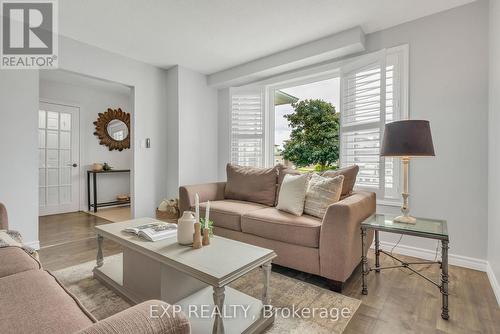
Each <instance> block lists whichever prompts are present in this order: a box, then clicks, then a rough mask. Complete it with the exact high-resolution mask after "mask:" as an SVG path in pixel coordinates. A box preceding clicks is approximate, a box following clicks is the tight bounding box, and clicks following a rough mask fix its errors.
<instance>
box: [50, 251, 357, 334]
mask: <svg viewBox="0 0 500 334" xmlns="http://www.w3.org/2000/svg"><path fill="white" fill-rule="evenodd" d="M119 256H120V255H113V256H110V257H107V258H106V259H105V261H106V262H108V261H113V259H117V258H118V257H119ZM94 266H95V262H94V261H92V262H86V263H83V264H80V265H77V266H73V267H69V268H65V269H61V270H58V271H55V272H54V273H53V274H54V275H55V276H56V277H57V278H58V279H59V280H60V281H61V282H62V283H63V284H64V285H65V286H66V287H67V288H68V289H69V290H70V291H71V292H72V293H73V294H75V295H76V297H78V299H79V300H80V301H81V302H82V304H83V305H84V306H85V307H86V308H87V309H88V310H89V311H90V312H91V313H92V314H93V315H94V316H95V317H96V318H97V319H104V318H107V317H109V316H111V315H113V314H115V313H118V312H120V311H122V310H125V309H127V308H128V307H130V306H131V304H129V303H128V302H127V301H126V300H125V299H123V298H122V297H120V296H119V295H118V294H116V293H115V292H113V290H111V289H109V288H108V287H106V286H105V285H103V284H102V283H101V282H99V281H98V280H96V279H94V278H93V277H92V268H93V267H94ZM262 286H263V282H262V273H261V272H260V270H254V271H252V272H250V273H248V274H247V275H245V276H243V277H242V278H240V279H238V280H237V281H235V282H233V283H232V284H231V287H233V288H235V289H237V290H240V291H242V292H244V293H246V294H248V295H251V296H253V297H255V298H259V299H260V296H261V293H262ZM271 299H272V305H273V306H274V307H277V308H281V311H280V312H278V313H277V314H276V320H275V322H274V324H273V325H272V326H271V327H269V328H268V329H267V330H266V331H265V333H266V334H275V333H291V334H299V333H318V334H323V333H325V334H326V333H342V332H343V331H344V329H345V328H346V326H347V324H348V323H349V320H350V319H351V318H352V316H353V315H354V313H355V312H356V310H357V309H358V307H359V305H360V304H361V301H360V300H357V299H354V298H350V297H347V296H344V295H341V294H338V293H335V292H332V291H330V290H327V289H324V288H321V287H318V286H315V285H312V284H309V283H306V282H303V281H300V280H297V279H294V278H290V277H288V276H284V275H281V274H278V273H275V272H272V274H271ZM307 308H309V310H313V309H314V312H316V314H315V316H314V317H312V316H311V315H307V313H301V311H302V310H303V309H307ZM294 309H295V310H297V313H296V315H297V314H299V317H297V316H292V315H291V313H290V314H289V312H288V311H287V310H290V311H291V312H293V310H294ZM342 309H344V310H345V311H344V315H345V316H341V314H340V312H341V311H342ZM278 310H279V309H278ZM326 310H328V312H329V314H328V315H326V313H325V311H326ZM347 310H348V311H347ZM347 313H349V314H347ZM194 334H196V333H194Z"/></svg>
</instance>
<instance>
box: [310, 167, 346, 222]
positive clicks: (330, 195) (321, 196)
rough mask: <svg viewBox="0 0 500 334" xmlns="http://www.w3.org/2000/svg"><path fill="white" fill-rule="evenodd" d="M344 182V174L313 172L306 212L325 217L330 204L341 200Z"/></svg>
mask: <svg viewBox="0 0 500 334" xmlns="http://www.w3.org/2000/svg"><path fill="white" fill-rule="evenodd" d="M343 183H344V176H343V175H339V176H335V177H323V176H320V175H318V174H313V175H312V177H311V179H310V180H309V185H308V187H307V192H306V201H305V205H304V213H305V214H308V215H310V216H314V217H318V218H321V219H323V216H324V215H325V212H326V210H327V209H328V206H330V205H331V204H333V203H335V202H338V201H339V199H340V195H341V193H342V184H343Z"/></svg>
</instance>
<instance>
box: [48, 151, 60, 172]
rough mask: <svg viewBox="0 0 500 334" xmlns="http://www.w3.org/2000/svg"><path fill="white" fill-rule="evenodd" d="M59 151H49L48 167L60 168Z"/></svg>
mask: <svg viewBox="0 0 500 334" xmlns="http://www.w3.org/2000/svg"><path fill="white" fill-rule="evenodd" d="M58 156H59V151H58V150H47V167H53V168H57V167H59V157H58Z"/></svg>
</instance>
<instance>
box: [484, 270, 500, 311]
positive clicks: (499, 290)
mask: <svg viewBox="0 0 500 334" xmlns="http://www.w3.org/2000/svg"><path fill="white" fill-rule="evenodd" d="M486 273H487V274H488V279H489V280H490V285H491V288H492V289H493V293H494V294H495V297H496V298H497V303H498V306H500V284H499V283H498V280H497V277H496V276H495V273H494V272H493V269H492V268H491V266H490V263H489V262H488V264H487V265H486Z"/></svg>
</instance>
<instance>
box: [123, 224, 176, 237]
mask: <svg viewBox="0 0 500 334" xmlns="http://www.w3.org/2000/svg"><path fill="white" fill-rule="evenodd" d="M123 231H124V232H127V233H132V234H135V235H137V236H139V237H141V238H143V239H146V240H149V241H158V240H163V239H166V238H170V237H173V236H176V235H177V225H176V224H172V223H164V222H157V223H151V224H144V225H139V226H136V227H129V228H126V229H124V230H123Z"/></svg>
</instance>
